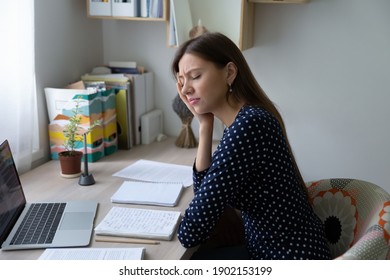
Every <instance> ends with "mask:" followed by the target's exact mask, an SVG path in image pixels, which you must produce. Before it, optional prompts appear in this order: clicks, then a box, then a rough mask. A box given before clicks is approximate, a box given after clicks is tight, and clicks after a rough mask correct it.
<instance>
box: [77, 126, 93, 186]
mask: <svg viewBox="0 0 390 280" xmlns="http://www.w3.org/2000/svg"><path fill="white" fill-rule="evenodd" d="M93 184H95V179H94V178H93V175H92V174H91V173H89V171H88V154H87V133H84V172H83V173H82V174H81V175H80V179H79V185H80V186H90V185H93Z"/></svg>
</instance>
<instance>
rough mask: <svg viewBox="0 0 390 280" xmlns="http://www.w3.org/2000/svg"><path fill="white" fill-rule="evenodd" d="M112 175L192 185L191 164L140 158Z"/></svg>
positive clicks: (138, 179)
mask: <svg viewBox="0 0 390 280" xmlns="http://www.w3.org/2000/svg"><path fill="white" fill-rule="evenodd" d="M113 176H116V177H122V178H125V179H131V180H137V181H146V182H159V183H182V184H183V186H185V187H188V186H191V185H192V166H187V165H179V164H171V163H164V162H157V161H151V160H144V159H141V160H138V161H136V162H135V163H133V164H131V165H129V166H128V167H125V168H124V169H122V170H120V171H118V172H116V173H114V174H113Z"/></svg>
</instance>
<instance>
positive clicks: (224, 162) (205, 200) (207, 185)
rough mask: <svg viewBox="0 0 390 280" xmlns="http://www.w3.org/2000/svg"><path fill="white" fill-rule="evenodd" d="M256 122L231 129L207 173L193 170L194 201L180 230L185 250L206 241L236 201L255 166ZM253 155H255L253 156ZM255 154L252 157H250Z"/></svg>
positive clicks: (233, 126) (256, 151) (180, 238)
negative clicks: (241, 187)
mask: <svg viewBox="0 0 390 280" xmlns="http://www.w3.org/2000/svg"><path fill="white" fill-rule="evenodd" d="M253 122H255V121H254V120H253V121H251V120H249V121H243V122H240V123H238V124H236V123H235V125H232V126H231V127H230V128H229V129H228V130H227V131H226V132H225V134H224V137H223V138H222V140H221V143H220V145H219V146H218V148H217V150H216V151H215V153H214V155H213V158H212V163H211V165H210V168H209V169H208V170H204V171H202V172H196V171H195V170H194V174H193V179H194V198H193V200H192V201H191V203H190V205H189V207H188V208H187V210H186V211H185V214H184V217H183V219H182V221H181V223H180V226H179V229H178V238H179V240H180V242H181V243H182V245H183V246H184V247H187V248H189V247H193V246H197V245H199V244H200V243H202V242H203V241H205V240H206V239H207V238H208V237H209V236H210V234H211V233H212V232H213V230H214V229H215V227H216V224H217V222H218V220H219V218H220V216H221V215H222V214H223V212H224V210H225V208H226V207H227V206H228V205H229V204H230V203H231V202H232V201H234V198H235V197H236V196H237V195H238V189H239V187H238V186H240V185H242V184H243V182H244V181H245V179H246V178H247V176H249V175H250V174H251V172H252V170H253V169H254V168H255V166H256V162H257V160H258V159H257V158H256V157H255V156H254V154H259V152H258V150H259V149H260V146H261V144H259V143H260V141H258V140H257V135H256V134H257V133H261V130H259V129H255V128H254V127H252V126H253V125H255V126H257V124H256V123H253ZM252 153H253V154H252ZM250 154H252V155H250Z"/></svg>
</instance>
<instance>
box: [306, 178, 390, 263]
mask: <svg viewBox="0 0 390 280" xmlns="http://www.w3.org/2000/svg"><path fill="white" fill-rule="evenodd" d="M306 185H307V189H308V193H309V197H310V199H311V204H312V206H313V208H314V211H315V213H316V214H317V215H318V216H319V218H320V219H321V220H322V222H323V223H324V226H325V234H326V238H327V240H328V244H329V247H330V251H331V254H332V257H333V258H335V259H382V260H384V259H390V194H389V193H387V192H386V191H385V190H384V189H382V188H381V187H379V186H377V185H375V184H372V183H370V182H366V181H362V180H356V179H345V178H334V179H325V180H319V181H311V182H307V183H306Z"/></svg>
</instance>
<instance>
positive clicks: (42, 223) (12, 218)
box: [0, 140, 98, 251]
mask: <svg viewBox="0 0 390 280" xmlns="http://www.w3.org/2000/svg"><path fill="white" fill-rule="evenodd" d="M97 206H98V203H97V202H95V201H85V200H84V201H66V202H61V201H54V202H53V201H51V202H37V203H28V202H26V198H25V195H24V192H23V188H22V185H21V182H20V178H19V174H18V172H17V169H16V166H15V162H14V159H13V156H12V153H11V149H10V146H9V143H8V141H7V140H5V141H4V142H3V143H2V144H1V145H0V245H1V250H4V251H6V250H21V249H39V248H41V249H42V248H61V247H82V246H88V245H89V243H90V240H91V236H92V231H93V223H94V219H95V216H96V212H97Z"/></svg>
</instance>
